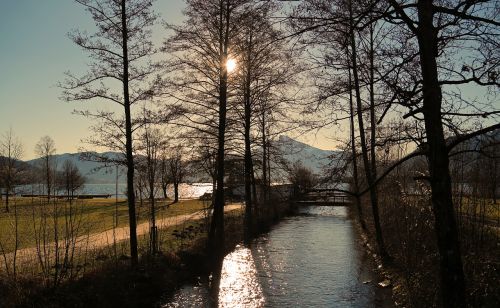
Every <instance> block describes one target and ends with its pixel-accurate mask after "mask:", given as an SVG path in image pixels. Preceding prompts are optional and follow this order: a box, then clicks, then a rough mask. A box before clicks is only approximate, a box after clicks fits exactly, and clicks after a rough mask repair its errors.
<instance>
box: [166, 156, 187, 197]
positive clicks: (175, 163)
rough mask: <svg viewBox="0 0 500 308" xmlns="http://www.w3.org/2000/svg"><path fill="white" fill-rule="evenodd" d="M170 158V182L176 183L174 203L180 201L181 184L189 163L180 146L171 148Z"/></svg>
mask: <svg viewBox="0 0 500 308" xmlns="http://www.w3.org/2000/svg"><path fill="white" fill-rule="evenodd" d="M171 153H172V154H171V156H170V158H169V159H168V169H169V177H170V182H171V183H172V184H173V185H174V203H177V202H179V184H181V183H182V181H183V180H184V177H185V176H186V173H187V163H186V162H185V161H184V160H183V155H182V154H183V153H182V148H181V147H180V146H178V147H175V148H173V149H171Z"/></svg>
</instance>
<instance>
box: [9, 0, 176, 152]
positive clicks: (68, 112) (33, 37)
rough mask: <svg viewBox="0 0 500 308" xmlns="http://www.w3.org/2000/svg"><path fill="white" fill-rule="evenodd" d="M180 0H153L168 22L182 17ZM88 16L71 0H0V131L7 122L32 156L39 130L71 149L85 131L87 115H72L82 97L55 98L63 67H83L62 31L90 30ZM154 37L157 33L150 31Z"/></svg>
mask: <svg viewBox="0 0 500 308" xmlns="http://www.w3.org/2000/svg"><path fill="white" fill-rule="evenodd" d="M184 7H185V4H184V1H183V0H157V1H156V8H157V12H158V13H160V14H161V16H162V18H163V19H165V20H166V21H168V22H169V23H175V24H178V23H180V22H181V21H182V18H183V17H182V9H183V8H184ZM92 27H93V21H92V19H91V17H90V15H89V14H88V13H87V12H85V11H84V10H83V8H82V7H81V6H79V5H78V4H76V3H75V2H73V1H72V0H0V133H3V132H5V131H7V130H8V129H9V128H10V127H12V129H13V130H14V132H15V133H16V135H17V136H18V137H19V138H20V139H21V141H22V142H23V144H24V149H25V154H24V159H30V158H33V157H34V153H33V149H34V146H35V144H36V142H37V141H38V140H39V139H40V137H41V136H44V135H49V136H51V137H52V138H53V139H54V140H55V142H56V146H57V152H58V153H65V152H76V151H77V150H78V148H79V147H80V146H81V145H82V144H81V142H80V140H81V139H82V138H84V137H86V136H88V135H89V131H88V127H89V125H90V122H89V120H88V119H85V118H82V117H80V116H77V115H73V114H72V111H73V110H74V109H83V108H84V107H85V103H81V102H80V103H66V102H63V101H61V100H59V96H60V94H61V90H60V89H59V88H57V86H56V85H57V83H58V82H59V81H63V79H64V72H65V71H68V70H71V71H72V72H75V73H80V72H84V71H85V63H86V62H87V58H86V54H84V53H83V52H82V51H81V50H80V49H79V48H78V47H77V46H76V45H74V44H73V43H72V42H71V41H70V39H69V38H68V37H67V33H68V32H69V31H70V30H72V29H75V28H79V29H88V30H90V31H91V30H92ZM155 36H156V37H157V38H158V41H159V42H158V43H160V42H161V37H162V36H163V37H164V36H165V35H163V33H155Z"/></svg>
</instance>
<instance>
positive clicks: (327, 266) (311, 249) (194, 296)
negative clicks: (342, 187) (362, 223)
mask: <svg viewBox="0 0 500 308" xmlns="http://www.w3.org/2000/svg"><path fill="white" fill-rule="evenodd" d="M373 267H374V265H373V263H372V262H371V261H370V259H369V257H368V256H367V255H366V254H365V253H364V252H363V250H362V249H360V247H359V244H358V243H357V240H356V234H355V230H354V228H353V225H352V222H351V221H350V220H349V219H348V217H347V210H346V208H345V207H325V206H309V207H302V208H301V209H300V210H299V213H297V215H294V216H291V217H288V218H286V219H284V220H283V221H282V222H280V223H279V224H278V225H277V226H275V227H274V228H273V229H272V230H271V231H270V232H269V233H267V234H264V235H262V236H261V237H259V238H257V239H256V240H254V242H253V243H252V245H251V246H250V247H249V248H246V247H243V246H238V247H237V248H236V249H235V250H234V251H233V252H232V253H230V254H228V255H227V256H226V257H225V259H224V263H223V266H222V270H221V274H220V277H221V278H220V281H219V283H218V284H217V283H214V282H213V281H212V282H211V281H210V279H208V280H207V279H205V280H203V279H200V281H198V283H197V284H196V285H186V286H184V287H182V288H181V289H180V290H178V291H177V293H176V294H175V295H174V296H173V298H172V299H171V300H170V301H168V302H167V303H164V305H163V307H216V306H219V307H392V304H391V302H390V300H389V298H390V293H389V292H390V290H389V289H381V288H379V287H378V286H377V283H378V282H379V281H380V280H381V279H380V277H378V276H377V275H376V274H375V273H374V271H373ZM212 280H213V279H212ZM388 293H389V294H388Z"/></svg>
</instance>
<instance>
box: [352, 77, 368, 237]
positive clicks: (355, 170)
mask: <svg viewBox="0 0 500 308" xmlns="http://www.w3.org/2000/svg"><path fill="white" fill-rule="evenodd" d="M349 112H350V117H349V120H350V130H351V152H352V178H353V182H354V183H353V184H354V192H355V193H356V196H355V197H354V201H355V203H356V209H357V211H358V219H359V223H360V224H361V228H363V230H366V223H365V219H364V218H363V207H362V206H361V197H360V196H359V194H358V193H359V178H358V155H357V151H356V135H355V131H354V106H353V99H352V76H351V69H350V68H349Z"/></svg>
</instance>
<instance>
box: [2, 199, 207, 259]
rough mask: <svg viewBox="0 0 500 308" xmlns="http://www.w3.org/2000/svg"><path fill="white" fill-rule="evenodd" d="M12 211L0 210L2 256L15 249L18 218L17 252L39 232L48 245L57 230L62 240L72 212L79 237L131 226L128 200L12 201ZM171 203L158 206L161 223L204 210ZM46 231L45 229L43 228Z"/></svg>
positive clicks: (144, 212) (141, 213)
mask: <svg viewBox="0 0 500 308" xmlns="http://www.w3.org/2000/svg"><path fill="white" fill-rule="evenodd" d="M10 201H11V202H10V205H9V206H10V211H9V212H8V213H7V212H5V205H4V204H1V209H0V253H2V250H3V251H5V252H9V251H12V250H13V249H14V247H15V238H16V236H15V230H16V216H17V231H18V249H21V248H25V247H32V246H34V245H35V243H36V236H35V234H36V232H39V233H40V232H42V231H40V230H43V229H45V230H46V232H47V233H48V235H47V239H48V241H54V238H55V237H54V234H55V229H56V228H55V226H56V225H57V226H58V228H57V229H58V233H59V234H60V237H62V234H63V233H64V232H65V230H66V226H67V224H68V220H67V217H69V213H70V211H71V212H72V213H73V214H74V215H73V217H74V223H73V225H74V226H75V228H74V229H75V230H76V231H75V232H76V234H77V236H79V235H86V234H92V233H97V232H102V231H105V230H108V229H111V228H113V226H114V225H115V217H117V226H118V227H123V226H126V225H128V206H127V203H126V200H118V202H116V201H115V199H87V200H75V201H73V202H72V205H71V207H70V205H69V202H67V201H61V200H57V201H55V202H54V201H51V202H50V203H47V200H42V199H37V198H34V199H32V198H13V199H11V200H10ZM137 203H138V205H137V209H136V212H137V218H138V223H141V222H145V221H147V220H148V219H149V217H150V205H149V202H146V201H145V202H143V205H142V206H140V204H139V202H137ZM171 203H172V202H171V201H170V200H162V201H157V202H156V213H157V214H156V217H157V219H162V218H166V217H172V216H177V215H184V214H191V213H194V212H197V211H200V210H202V209H203V208H204V204H203V202H202V201H198V200H186V201H180V202H178V203H175V204H171ZM43 227H45V228H43Z"/></svg>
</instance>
